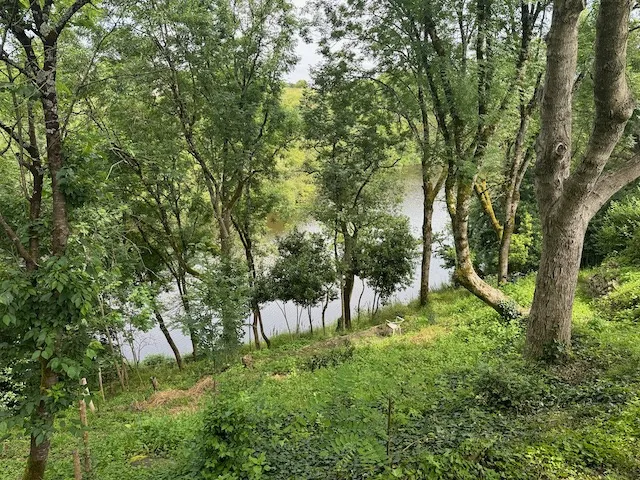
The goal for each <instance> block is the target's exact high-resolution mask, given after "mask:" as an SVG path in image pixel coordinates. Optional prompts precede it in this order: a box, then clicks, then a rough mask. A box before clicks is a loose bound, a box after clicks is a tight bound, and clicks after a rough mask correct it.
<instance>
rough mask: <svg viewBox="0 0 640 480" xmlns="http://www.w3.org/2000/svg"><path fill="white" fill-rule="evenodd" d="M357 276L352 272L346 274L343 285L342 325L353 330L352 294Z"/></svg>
mask: <svg viewBox="0 0 640 480" xmlns="http://www.w3.org/2000/svg"><path fill="white" fill-rule="evenodd" d="M354 283H355V276H354V275H353V274H352V273H350V274H349V273H348V274H346V275H345V277H344V280H343V286H342V327H343V328H344V329H345V330H351V296H352V295H353V285H354Z"/></svg>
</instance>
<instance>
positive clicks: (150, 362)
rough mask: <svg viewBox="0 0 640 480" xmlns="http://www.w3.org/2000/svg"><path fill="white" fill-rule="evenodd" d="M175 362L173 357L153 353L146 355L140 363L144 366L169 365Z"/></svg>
mask: <svg viewBox="0 0 640 480" xmlns="http://www.w3.org/2000/svg"><path fill="white" fill-rule="evenodd" d="M175 363H176V362H175V359H173V358H171V357H168V356H166V355H163V354H162V353H153V354H151V355H147V356H146V357H144V360H143V361H142V365H144V366H145V367H162V366H170V365H174V364H175Z"/></svg>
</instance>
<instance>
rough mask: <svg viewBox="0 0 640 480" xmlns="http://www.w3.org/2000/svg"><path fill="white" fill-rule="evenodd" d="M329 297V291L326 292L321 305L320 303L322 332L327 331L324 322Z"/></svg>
mask: <svg viewBox="0 0 640 480" xmlns="http://www.w3.org/2000/svg"><path fill="white" fill-rule="evenodd" d="M329 298H330V293H329V292H327V294H326V296H325V299H324V302H323V305H322V333H327V327H326V323H325V319H326V316H327V308H329Z"/></svg>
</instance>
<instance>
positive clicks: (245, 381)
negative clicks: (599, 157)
mask: <svg viewBox="0 0 640 480" xmlns="http://www.w3.org/2000/svg"><path fill="white" fill-rule="evenodd" d="M509 290H510V291H509V293H510V294H511V295H512V296H514V297H515V298H516V299H518V300H519V301H521V302H522V303H528V302H530V299H531V296H532V293H533V279H531V278H528V279H525V280H523V281H521V282H520V283H519V284H518V285H512V286H509ZM400 310H401V311H402V313H403V314H404V315H405V317H406V318H407V322H406V323H405V334H404V335H402V336H396V337H379V336H377V335H363V334H360V335H355V337H356V338H353V339H352V342H351V344H352V345H353V346H355V350H354V351H350V349H349V348H347V347H336V346H335V344H336V342H335V341H327V340H326V339H323V338H322V335H321V334H316V336H315V337H314V338H303V339H299V340H296V341H295V342H294V341H290V340H288V339H286V338H280V339H277V341H276V342H275V343H277V348H275V349H273V350H272V351H262V352H258V353H254V355H253V356H254V359H255V368H254V369H252V370H245V369H242V368H241V367H240V366H234V367H232V368H231V369H229V370H228V371H226V372H225V373H222V374H219V375H217V376H216V379H217V381H218V384H219V388H218V389H219V393H218V395H216V396H215V399H214V401H213V403H212V404H211V405H210V407H209V408H208V410H207V412H208V413H207V415H206V417H204V418H205V422H204V425H205V431H208V432H209V434H208V435H205V437H204V438H203V437H200V436H199V433H198V432H199V431H201V429H202V425H203V421H202V419H203V416H202V413H201V412H202V410H200V409H197V408H195V407H190V406H188V405H184V403H185V401H184V400H179V401H177V403H174V404H169V405H167V406H164V407H159V408H157V409H151V410H143V411H138V410H137V409H136V408H135V407H134V406H133V405H134V402H140V401H144V400H145V399H146V398H148V397H149V396H150V392H149V391H148V389H147V386H146V385H144V386H143V387H140V388H138V389H136V390H135V391H133V392H131V393H127V394H122V395H120V396H117V397H115V398H113V399H111V400H109V401H108V402H107V404H106V405H103V406H101V408H100V412H99V414H98V415H97V416H92V418H91V432H90V435H91V444H92V456H93V463H94V467H95V472H96V474H95V478H98V479H100V480H109V479H118V480H127V479H146V478H149V479H151V478H159V472H163V471H171V469H172V468H173V467H174V466H175V465H180V464H193V462H195V463H196V464H198V460H199V459H198V453H197V452H198V451H199V450H198V448H199V449H202V448H204V449H205V451H206V452H208V454H209V455H211V452H212V451H218V452H219V451H220V448H221V442H220V441H218V440H219V439H218V437H213V436H212V433H211V432H212V431H216V425H218V424H220V423H221V420H220V419H221V418H222V419H225V418H226V419H228V422H229V424H230V425H233V426H235V427H234V428H235V431H234V432H231V433H229V432H227V433H228V434H227V433H225V434H224V435H222V436H221V437H220V438H223V440H224V441H223V442H222V444H223V445H222V447H223V448H225V449H228V452H229V453H230V457H229V458H228V460H227V462H226V463H225V465H227V467H228V469H229V470H233V469H236V470H238V469H242V468H243V467H242V465H241V464H242V463H246V460H247V458H248V457H253V458H254V459H255V463H256V464H257V465H258V466H257V467H256V472H258V471H259V470H266V469H267V468H268V469H269V470H268V471H267V472H266V473H268V476H266V477H259V474H258V473H256V476H255V477H254V478H297V479H302V478H307V479H312V478H318V479H324V478H336V479H338V478H407V479H410V478H469V479H472V478H523V479H528V478H580V479H596V478H612V479H622V478H629V479H632V478H640V461H639V460H638V458H640V455H639V454H640V445H639V444H638V438H640V423H639V421H638V418H639V417H638V414H639V413H640V402H638V393H639V392H640V383H639V382H638V376H637V372H638V369H637V367H638V364H639V363H640V329H639V328H637V327H636V326H635V325H630V324H623V323H613V322H608V321H606V320H603V319H599V318H598V317H597V316H596V315H595V314H594V312H593V311H592V310H591V306H590V302H589V301H588V300H587V299H586V298H584V297H583V296H580V297H579V298H578V300H577V302H576V308H575V325H576V330H575V331H576V335H575V352H574V355H573V357H572V359H571V361H570V362H569V363H568V364H567V365H565V366H563V367H555V368H551V369H545V368H542V367H539V366H535V365H529V364H526V363H525V362H523V361H522V360H521V358H520V355H519V351H520V348H521V345H522V341H523V333H522V328H521V327H520V326H519V325H517V324H508V325H505V324H504V323H502V322H501V321H500V320H499V319H498V318H497V316H496V315H495V314H494V313H493V312H492V311H491V310H490V309H488V308H487V307H485V306H483V305H482V304H481V303H480V302H479V301H478V300H476V299H474V298H472V297H471V296H469V295H468V294H466V293H465V292H462V291H459V290H447V291H444V292H440V293H437V294H434V298H433V310H432V311H430V312H426V311H423V312H419V311H412V310H410V309H407V308H401V309H400ZM395 313H397V312H395V311H389V312H387V314H388V315H391V316H394V315H395ZM360 328H362V329H365V328H368V326H367V325H361V326H360ZM347 350H349V351H348V352H347ZM345 352H346V353H345ZM323 363H324V364H327V363H328V364H333V365H330V366H328V367H325V368H318V369H315V370H313V371H312V368H313V367H314V366H318V365H320V364H323ZM152 373H153V374H155V375H156V376H158V378H159V379H160V382H161V385H162V387H163V388H164V389H168V388H188V387H190V386H192V385H193V384H194V383H195V382H196V380H197V379H198V378H199V377H200V376H201V375H203V374H206V373H207V372H206V366H205V365H203V364H195V365H191V366H190V367H189V370H188V371H187V372H186V374H183V375H178V374H177V372H176V371H175V370H172V369H168V368H166V367H165V368H164V369H161V370H158V371H155V372H143V373H142V376H143V378H148V376H149V375H150V374H152ZM390 401H391V403H392V405H393V415H392V427H391V445H390V447H389V450H390V454H389V456H388V455H387V448H388V444H387V442H388V438H389V437H388V429H387V426H388V423H387V422H388V416H387V412H388V406H389V402H390ZM181 407H183V408H181ZM73 417H75V412H72V413H70V418H73ZM214 420H215V421H214ZM224 421H225V420H222V423H223V424H224ZM212 429H213V430H212ZM243 435H246V437H243ZM212 438H215V439H216V441H215V442H213V443H212ZM194 440H195V443H194ZM237 443H239V444H241V445H240V446H241V447H242V448H243V449H244V450H238V449H237V448H238V447H239V445H237ZM77 445H78V440H77V437H74V436H72V435H70V434H65V433H59V434H57V435H56V436H55V438H54V441H53V447H52V455H51V462H50V470H49V474H48V478H49V479H50V480H53V479H63V478H71V472H72V463H71V451H72V449H73V448H77ZM194 445H197V448H194ZM234 449H235V450H234ZM26 451H27V443H26V441H25V440H24V439H12V440H10V441H9V442H7V443H6V446H5V450H4V451H3V450H0V478H1V479H3V480H4V479H12V480H13V479H16V478H18V477H19V473H20V471H21V469H22V465H23V457H22V456H23V455H24V454H25V453H26ZM201 451H202V450H200V452H201ZM194 452H196V454H195V455H194ZM234 452H235V453H234ZM234 454H237V455H238V457H241V459H242V461H239V459H238V458H235V457H234ZM141 456H144V457H141ZM200 456H201V455H200ZM132 460H133V462H132ZM260 465H262V467H261V466H260ZM200 467H202V464H200ZM227 467H225V468H227ZM263 467H266V468H263ZM167 469H168V470H167ZM208 469H209V471H210V476H209V478H217V472H216V471H215V467H212V466H211V464H210V465H209V467H208ZM180 470H181V471H182V474H183V476H184V478H192V476H191V474H190V473H188V470H186V471H185V470H184V469H180ZM178 475H179V472H177V471H176V472H172V473H169V474H167V478H178ZM229 478H234V477H229ZM237 478H250V477H249V474H247V473H243V474H239V476H238V477H237Z"/></svg>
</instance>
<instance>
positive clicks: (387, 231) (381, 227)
mask: <svg viewBox="0 0 640 480" xmlns="http://www.w3.org/2000/svg"><path fill="white" fill-rule="evenodd" d="M361 248H362V250H361V251H360V252H359V253H358V256H357V263H358V276H359V277H360V278H363V279H366V280H367V283H368V284H369V286H371V288H372V289H373V290H374V291H375V292H376V293H377V294H378V295H379V296H380V297H381V298H382V299H383V300H388V299H389V298H390V297H391V296H392V295H393V294H394V293H395V292H396V291H398V290H401V289H403V288H406V287H408V286H409V285H411V281H412V280H413V274H414V272H415V264H414V262H415V257H416V255H417V241H416V239H415V238H414V237H413V235H412V234H411V227H410V225H409V219H408V218H407V217H394V216H391V215H388V216H381V217H380V219H378V220H377V221H376V222H375V224H374V225H372V226H371V227H369V228H367V229H366V230H365V231H364V232H363V238H362V247H361Z"/></svg>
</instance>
